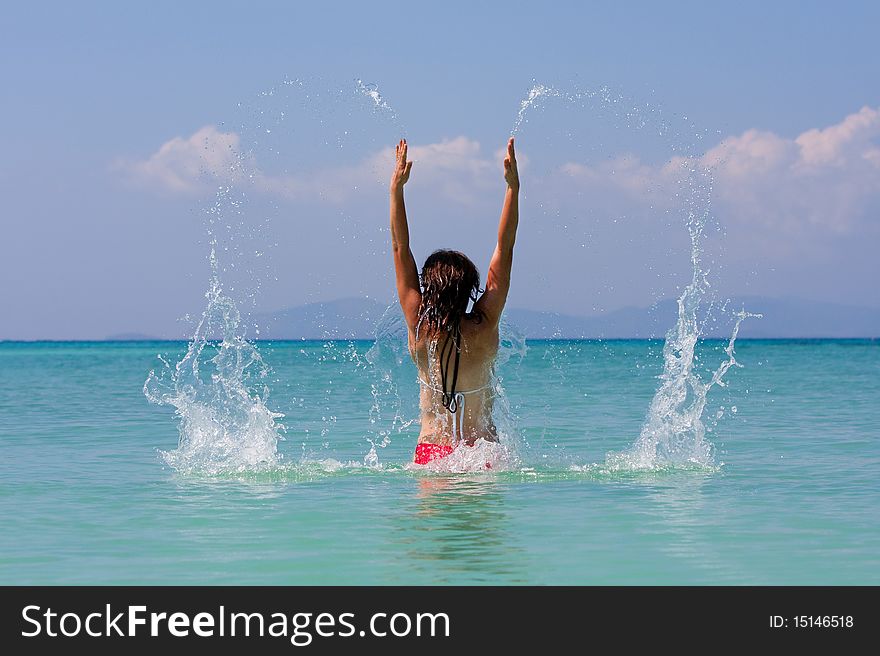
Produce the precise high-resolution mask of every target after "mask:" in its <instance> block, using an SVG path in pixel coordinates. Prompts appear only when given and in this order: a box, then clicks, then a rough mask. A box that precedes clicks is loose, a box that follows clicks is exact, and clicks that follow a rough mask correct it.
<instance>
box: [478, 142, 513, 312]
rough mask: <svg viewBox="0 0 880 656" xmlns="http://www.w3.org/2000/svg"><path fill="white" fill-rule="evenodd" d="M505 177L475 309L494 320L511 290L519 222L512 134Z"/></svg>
mask: <svg viewBox="0 0 880 656" xmlns="http://www.w3.org/2000/svg"><path fill="white" fill-rule="evenodd" d="M504 179H505V180H506V181H507V191H506V192H505V194H504V206H503V207H502V208H501V220H500V221H499V222H498V244H497V245H496V246H495V252H494V253H493V254H492V261H491V262H489V272H488V273H487V274H486V291H485V292H484V293H483V295H482V296H481V297H480V300H479V301H477V304H476V307H475V309H477V310H479V311H480V312H482V313H483V316H485V317H486V319H487V320H489V321H491V322H493V323H495V324H497V323H498V322H499V321H500V320H501V312H502V311H503V310H504V304H505V303H506V302H507V292H508V291H509V290H510V269H511V267H512V266H513V245H514V244H515V243H516V227H517V225H518V224H519V172H518V171H517V168H516V153H515V152H514V150H513V137H511V138H510V141H508V142H507V157H505V158H504Z"/></svg>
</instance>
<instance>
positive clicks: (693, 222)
mask: <svg viewBox="0 0 880 656" xmlns="http://www.w3.org/2000/svg"><path fill="white" fill-rule="evenodd" d="M548 98H558V99H561V100H563V101H565V102H569V103H577V104H580V105H582V106H584V105H585V103H586V104H589V105H595V107H596V108H601V109H602V110H607V111H610V112H611V113H612V115H614V116H617V117H619V118H623V119H625V121H626V124H627V125H629V126H630V127H632V128H635V129H637V130H638V129H642V128H644V127H646V126H647V125H649V124H651V125H653V126H654V127H655V128H656V134H657V135H658V136H660V137H662V138H663V139H665V140H666V142H667V145H668V147H669V148H670V150H671V151H672V152H673V153H675V159H674V160H670V162H669V163H668V165H671V164H672V162H673V161H677V162H679V169H680V170H679V171H678V177H677V180H676V183H675V184H676V190H675V197H676V198H677V199H678V200H679V201H680V202H681V203H682V206H681V207H682V210H683V217H684V223H685V225H686V227H687V230H688V235H689V237H690V246H691V249H690V259H691V274H692V275H691V280H690V282H689V284H688V285H687V286H686V287H685V289H684V290H683V292H682V293H681V295H680V297H679V299H678V318H677V322H676V324H675V325H674V326H673V327H672V328H671V329H670V330H669V331H668V332H667V334H666V340H665V343H664V348H663V362H664V369H663V373H662V375H661V376H660V380H661V381H662V382H661V384H660V386H659V388H658V389H657V391H656V392H655V394H654V398H653V400H652V401H651V404H650V406H649V408H648V412H647V418H646V421H645V423H644V425H643V427H642V429H641V432H640V435H639V437H638V439H637V440H636V442H635V443H634V444H633V446H632V447H631V448H630V449H628V450H626V451H624V452H621V453H609V454H608V455H607V456H606V462H605V464H604V465H595V466H596V467H602V468H604V469H610V470H615V471H617V470H660V469H667V468H670V467H672V468H675V467H684V468H690V467H712V466H713V465H714V456H713V448H712V445H711V443H709V442H708V441H707V440H706V437H705V434H706V426H705V424H704V423H703V418H702V416H703V412H704V410H705V407H706V402H707V395H708V393H709V391H710V390H711V389H712V388H713V387H715V386H719V387H723V386H725V384H726V383H725V382H724V376H725V374H726V373H727V371H728V370H729V369H730V367H733V366H741V365H739V363H737V361H736V358H735V356H734V347H735V343H736V338H737V335H738V333H739V328H740V324H741V323H742V321H744V320H745V319H746V318H750V317H760V316H761V315H759V314H751V313H748V312H745V311H741V312H740V313H738V314H737V315H736V324H735V326H734V328H733V331H732V334H731V336H730V339H729V342H728V345H727V347H726V349H725V353H726V355H727V359H726V360H725V361H723V362H722V363H721V364H720V365H719V366H718V368H717V369H716V370H715V371H714V372H713V374H712V376H711V378H710V379H709V381H708V382H704V381H703V379H702V378H701V377H700V376H699V374H698V373H697V371H696V369H695V361H696V357H695V349H696V347H697V344H698V342H699V340H700V337H701V335H702V331H703V325H704V324H703V323H702V322H701V321H700V320H699V318H698V314H699V312H700V308H701V305H702V304H703V303H704V300H705V299H706V298H708V297H709V296H710V294H709V292H710V283H709V277H708V276H709V267H708V266H706V265H705V264H704V262H703V239H704V232H705V229H706V226H707V225H708V224H709V223H710V220H711V219H712V214H711V200H712V189H713V174H712V171H711V169H709V168H707V167H705V166H703V165H701V164H700V163H699V160H698V158H697V157H695V156H694V154H693V153H694V152H695V151H696V144H695V142H698V141H699V140H700V139H701V137H700V135H699V134H697V135H696V136H695V137H694V140H693V141H690V142H689V140H688V139H687V138H686V137H685V136H684V135H683V134H682V133H681V132H680V130H679V129H673V127H672V126H670V125H669V124H668V123H666V122H665V121H663V120H660V119H659V115H660V112H659V111H658V110H656V108H652V107H650V106H649V105H644V106H641V107H639V106H637V105H636V103H633V102H632V101H630V100H627V99H625V98H624V97H623V96H620V95H617V94H614V93H612V92H611V91H610V90H609V89H608V88H607V87H601V88H599V89H596V90H589V89H587V90H575V91H562V90H559V89H557V88H554V87H550V86H546V85H543V84H536V85H534V86H533V87H532V88H531V89H529V91H528V93H527V95H526V97H525V98H524V99H523V100H522V101H521V103H520V108H519V111H518V113H517V116H516V120H515V121H514V126H513V129H512V133H513V134H516V133H517V132H518V131H519V130H520V128H521V126H522V125H523V123H526V122H528V119H527V114H528V112H529V111H531V110H533V109H534V108H536V107H538V106H540V102H541V101H543V100H544V99H548ZM683 119H684V120H685V121H687V117H683ZM652 207H653V206H652ZM707 320H708V319H707Z"/></svg>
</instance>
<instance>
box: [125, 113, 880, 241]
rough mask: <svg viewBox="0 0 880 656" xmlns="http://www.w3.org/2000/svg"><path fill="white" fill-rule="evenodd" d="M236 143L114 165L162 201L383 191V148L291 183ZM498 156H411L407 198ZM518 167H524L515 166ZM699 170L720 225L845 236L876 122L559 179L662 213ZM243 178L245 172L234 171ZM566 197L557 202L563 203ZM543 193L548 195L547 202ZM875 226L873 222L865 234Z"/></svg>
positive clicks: (727, 143)
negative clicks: (186, 196)
mask: <svg viewBox="0 0 880 656" xmlns="http://www.w3.org/2000/svg"><path fill="white" fill-rule="evenodd" d="M239 144H240V138H239V136H238V135H237V134H236V133H234V132H221V131H219V130H218V129H217V128H216V127H214V126H206V127H204V128H202V129H200V130H198V131H197V132H196V133H195V134H193V135H191V136H190V137H186V138H184V137H175V138H174V139H171V140H170V141H168V142H166V143H165V144H163V145H162V146H161V147H160V148H159V149H158V150H157V151H156V152H155V153H154V154H153V155H151V156H150V157H149V158H147V159H145V160H142V161H134V162H124V163H123V168H124V169H125V170H126V171H127V173H128V174H129V175H130V176H131V177H132V178H133V179H135V180H137V181H139V182H141V183H143V184H146V185H151V186H153V187H158V188H161V189H164V190H168V191H172V192H183V193H187V192H201V191H204V190H205V189H206V183H207V182H208V181H213V182H216V181H218V180H221V181H229V180H231V179H234V178H235V177H236V176H237V175H239V174H241V173H242V172H247V173H248V175H249V176H250V178H249V179H250V180H252V181H253V184H254V185H255V186H256V188H257V189H259V190H261V191H262V192H265V193H267V194H271V195H275V196H279V197H282V198H286V199H289V200H309V201H322V202H330V203H335V204H342V203H345V202H348V201H350V200H352V199H354V198H357V197H359V196H361V195H362V194H363V193H364V192H365V191H368V190H370V189H373V190H376V191H379V190H383V189H384V185H385V184H386V183H387V180H388V176H389V175H390V171H391V167H392V165H393V161H394V147H393V146H391V145H389V146H388V147H387V148H383V149H382V150H380V151H378V152H375V153H372V154H369V155H367V156H365V157H364V158H363V159H362V160H361V161H360V162H357V163H354V164H351V165H345V166H337V167H328V168H325V169H320V170H315V171H311V172H308V173H303V174H298V175H286V174H272V173H268V172H265V171H262V170H260V168H259V166H258V163H257V162H255V161H254V160H253V159H252V158H242V157H241V156H240V155H239V153H238V148H239ZM504 152H505V151H504V148H503V147H502V148H500V149H498V151H496V152H494V153H492V154H484V152H483V149H482V147H481V145H480V143H479V142H478V141H475V140H473V139H470V138H468V137H465V136H457V137H455V138H452V139H445V140H443V141H440V142H438V143H432V144H425V145H411V146H410V159H412V160H413V161H414V165H413V172H412V182H411V183H410V184H411V185H412V186H413V187H418V188H420V189H421V190H425V191H427V193H431V194H433V195H437V196H440V197H442V198H443V199H444V200H447V201H450V202H455V203H460V204H463V205H473V204H476V203H477V202H479V201H480V200H481V199H483V198H485V193H486V192H487V191H488V190H491V189H493V188H495V187H497V186H499V185H500V184H502V183H501V180H502V166H501V160H502V158H503V156H504ZM519 161H520V166H521V167H522V168H525V167H526V166H527V165H528V159H527V158H526V157H525V156H524V155H522V154H520V155H519ZM696 164H699V165H701V166H703V167H708V168H710V169H711V170H712V171H713V173H714V177H715V187H714V196H715V208H716V211H717V212H718V213H719V215H720V216H721V219H722V222H724V223H732V222H740V223H742V224H746V225H752V226H756V225H760V226H763V227H765V228H767V229H772V230H776V231H779V232H781V233H784V234H788V235H798V234H801V233H803V232H804V231H809V230H819V231H825V232H827V233H832V234H852V233H853V232H854V231H856V230H858V229H859V227H860V226H864V225H865V224H866V222H867V221H870V220H871V219H872V217H873V216H875V215H876V212H873V213H872V211H871V210H872V208H873V209H874V210H876V209H877V207H878V206H880V110H878V109H872V108H870V107H865V108H863V109H861V110H860V111H858V112H856V113H854V114H852V115H850V116H847V117H846V118H844V119H843V120H842V121H841V122H840V123H837V124H835V125H831V126H829V127H826V128H823V129H812V130H808V131H806V132H804V133H802V134H800V135H798V136H796V137H794V138H788V137H783V136H780V135H778V134H775V133H773V132H768V131H759V130H747V131H746V132H744V133H742V134H741V135H739V136H734V137H730V138H728V139H725V140H724V141H722V142H721V143H720V144H718V145H717V146H715V147H713V148H711V149H710V150H709V151H707V152H706V153H705V155H703V156H702V157H701V158H699V160H697V161H692V160H686V159H684V158H680V157H678V158H673V159H670V160H669V161H667V162H666V163H664V164H662V165H654V164H649V163H645V162H643V161H642V160H641V159H640V158H639V157H638V155H635V154H622V155H619V156H617V157H615V158H613V159H609V160H605V161H603V162H601V163H598V164H595V165H587V164H583V163H579V162H568V163H566V164H563V165H562V166H561V167H560V169H559V170H560V172H561V173H562V174H563V175H564V176H567V177H568V178H570V179H573V180H575V181H576V182H577V183H578V184H577V185H576V186H575V187H574V188H575V189H576V190H577V191H583V190H584V189H585V188H588V189H590V190H591V191H592V192H595V193H596V194H597V199H598V198H600V197H602V200H603V202H605V204H607V205H608V206H609V207H610V206H613V205H614V204H617V203H619V202H620V201H619V199H620V198H621V197H625V198H626V199H628V200H637V201H639V202H649V203H653V204H659V205H664V204H668V202H669V201H670V198H671V196H672V195H673V193H672V192H674V191H675V185H676V184H678V183H677V181H678V180H679V179H680V178H681V172H682V167H684V168H685V169H687V168H688V167H693V166H694V165H696ZM245 169H247V170H246V171H245ZM566 189H568V190H569V191H570V190H571V189H572V186H571V185H567V186H565V187H563V188H562V189H560V190H559V193H568V192H567V191H566ZM554 193H557V192H556V191H554ZM875 223H876V222H875Z"/></svg>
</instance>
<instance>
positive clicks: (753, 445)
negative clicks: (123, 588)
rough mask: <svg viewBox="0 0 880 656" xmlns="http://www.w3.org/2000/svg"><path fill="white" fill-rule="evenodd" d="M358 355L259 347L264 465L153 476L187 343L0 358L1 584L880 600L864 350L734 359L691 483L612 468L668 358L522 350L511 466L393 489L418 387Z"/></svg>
mask: <svg viewBox="0 0 880 656" xmlns="http://www.w3.org/2000/svg"><path fill="white" fill-rule="evenodd" d="M370 346H371V344H370V343H369V342H277V343H260V344H258V348H259V350H260V353H261V354H262V357H263V359H264V360H265V362H266V363H267V364H268V365H269V366H270V367H271V370H272V371H271V373H270V374H269V375H268V376H267V377H266V379H265V381H263V382H264V384H265V386H266V388H267V389H268V390H269V396H268V399H267V400H266V405H267V406H268V407H269V408H270V409H271V410H273V411H275V412H279V413H283V414H284V415H285V416H284V417H283V419H280V421H281V423H283V424H284V425H285V426H286V432H285V433H284V436H285V439H284V441H281V442H279V443H278V454H279V456H280V459H279V460H278V461H277V462H276V463H274V464H273V465H272V466H271V467H266V468H263V469H260V468H257V469H256V470H247V469H245V470H243V471H234V470H230V471H221V472H214V473H206V472H198V471H183V470H178V469H175V468H173V467H171V466H169V464H168V461H167V460H166V459H165V458H163V457H162V455H161V453H160V451H166V452H169V451H174V449H176V447H177V443H178V421H177V419H176V418H175V416H174V412H173V408H169V407H160V406H155V405H152V404H150V403H148V402H147V400H146V399H145V397H144V393H143V386H144V381H145V379H146V377H147V374H148V373H149V371H150V370H151V369H153V368H155V367H156V364H157V359H156V356H157V354H160V353H164V354H167V359H168V360H169V361H170V362H171V363H174V362H176V361H177V360H179V359H180V358H181V356H182V355H183V354H184V353H185V352H186V350H187V345H186V344H184V343H169V342H119V343H114V342H94V343H84V342H80V343H13V342H7V343H0V436H2V437H0V444H2V450H3V458H2V465H0V472H2V474H0V517H2V531H0V583H3V584H222V583H230V584H484V583H486V584H491V583H494V584H857V585H859V584H875V585H876V584H878V583H880V521H878V519H880V514H878V510H880V429H878V418H880V400H878V399H880V348H878V347H880V344H878V342H876V341H860V340H849V341H744V340H740V341H739V342H737V344H736V358H737V360H738V362H739V363H741V364H742V365H743V366H742V367H741V368H731V369H730V371H728V372H727V375H726V376H725V378H724V380H725V382H726V383H727V387H718V386H716V387H714V388H712V389H711V390H710V391H709V402H708V404H707V406H706V408H705V410H704V412H703V414H702V418H703V421H704V422H705V425H706V428H707V431H708V432H707V433H706V440H707V441H708V443H710V444H711V445H712V449H713V453H712V456H711V464H710V465H709V466H693V467H687V466H683V467H682V466H679V467H672V468H663V467H661V468H657V469H653V470H639V469H626V468H615V467H611V466H609V465H608V462H607V461H606V454H607V453H608V452H613V451H621V450H625V449H627V448H628V447H629V446H631V445H632V444H633V443H634V441H635V440H636V438H638V436H639V433H640V430H641V428H642V425H643V424H644V422H645V418H646V413H647V410H648V407H649V404H650V403H651V399H652V397H653V396H654V393H655V391H656V390H657V388H658V379H657V376H658V375H659V374H660V373H661V371H662V370H663V357H662V353H661V351H662V342H657V341H605V342H602V341H532V342H528V344H527V346H528V348H527V350H526V351H525V353H524V354H520V356H518V357H515V358H512V359H511V360H510V361H509V362H507V363H506V364H504V365H503V366H501V367H500V370H499V374H500V375H501V378H502V381H503V386H504V389H505V391H506V396H507V400H508V402H509V404H510V410H509V412H508V416H509V420H510V426H511V427H512V428H511V430H512V431H513V432H514V433H515V435H516V436H515V437H509V438H508V439H509V440H510V441H511V442H515V443H516V449H517V453H518V459H517V460H516V461H515V462H514V463H513V464H512V465H511V466H509V467H498V468H496V469H493V470H491V471H488V472H465V473H448V472H425V471H417V470H414V469H412V468H408V467H406V466H404V465H405V463H406V462H407V461H408V460H409V459H410V458H411V455H412V450H413V447H414V444H415V435H416V433H417V426H416V425H415V424H409V425H407V424H406V423H405V422H403V423H401V422H400V421H399V420H398V421H396V422H395V421H394V419H393V416H392V415H391V414H389V413H392V414H393V415H394V416H398V415H400V414H401V413H400V412H398V411H397V410H393V408H392V406H394V404H395V403H398V404H399V406H400V407H401V408H403V409H404V412H403V413H402V414H403V415H405V414H406V412H407V411H408V410H407V409H408V408H411V405H412V403H413V399H414V398H415V394H416V391H415V387H416V383H415V380H414V377H413V376H411V373H412V372H411V371H409V370H407V369H406V368H405V367H404V368H402V370H401V371H402V373H401V374H400V375H399V376H395V377H393V380H391V381H389V380H388V379H387V378H383V377H382V376H381V375H378V374H377V372H375V371H373V370H372V369H373V365H371V364H370V361H369V358H367V353H368V350H369V349H370ZM723 346H725V343H721V342H712V341H708V342H703V343H701V344H700V346H699V347H698V355H699V358H700V359H699V360H698V364H697V369H698V370H701V372H702V373H701V375H704V376H709V375H711V371H713V370H715V368H716V367H717V365H718V364H719V363H720V362H721V361H722V360H723V358H724V353H723V350H722V349H723ZM383 385H384V387H383ZM389 390H390V391H389ZM386 433H387V435H386ZM384 437H387V438H388V439H387V440H386V442H387V444H386V446H384V447H383V446H382V445H381V444H382V442H381V439H380V438H384ZM371 441H372V442H375V443H377V444H378V446H377V448H376V449H375V453H374V454H372V453H371ZM365 459H366V460H365ZM365 462H366V464H365Z"/></svg>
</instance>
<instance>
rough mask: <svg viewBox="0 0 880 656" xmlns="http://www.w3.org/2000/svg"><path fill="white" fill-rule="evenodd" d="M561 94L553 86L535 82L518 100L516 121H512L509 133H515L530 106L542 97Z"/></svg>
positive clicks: (556, 96) (524, 119)
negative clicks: (524, 95)
mask: <svg viewBox="0 0 880 656" xmlns="http://www.w3.org/2000/svg"><path fill="white" fill-rule="evenodd" d="M562 95H563V94H562V93H561V92H560V91H558V90H556V89H554V88H553V87H548V86H545V85H543V84H536V85H535V86H533V87H532V88H531V89H529V92H528V94H526V97H525V98H523V100H522V101H521V102H520V105H519V111H518V112H517V113H516V121H514V124H513V129H512V130H511V131H510V134H512V135H516V134H517V133H518V132H519V128H520V126H521V125H522V124H523V122H524V121H526V113H527V112H528V111H529V109H531V108H532V106H533V105H534V104H535V103H536V102H537V101H538V100H539V99H541V98H543V97H545V96H546V97H553V98H559V97H561V96H562Z"/></svg>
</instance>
